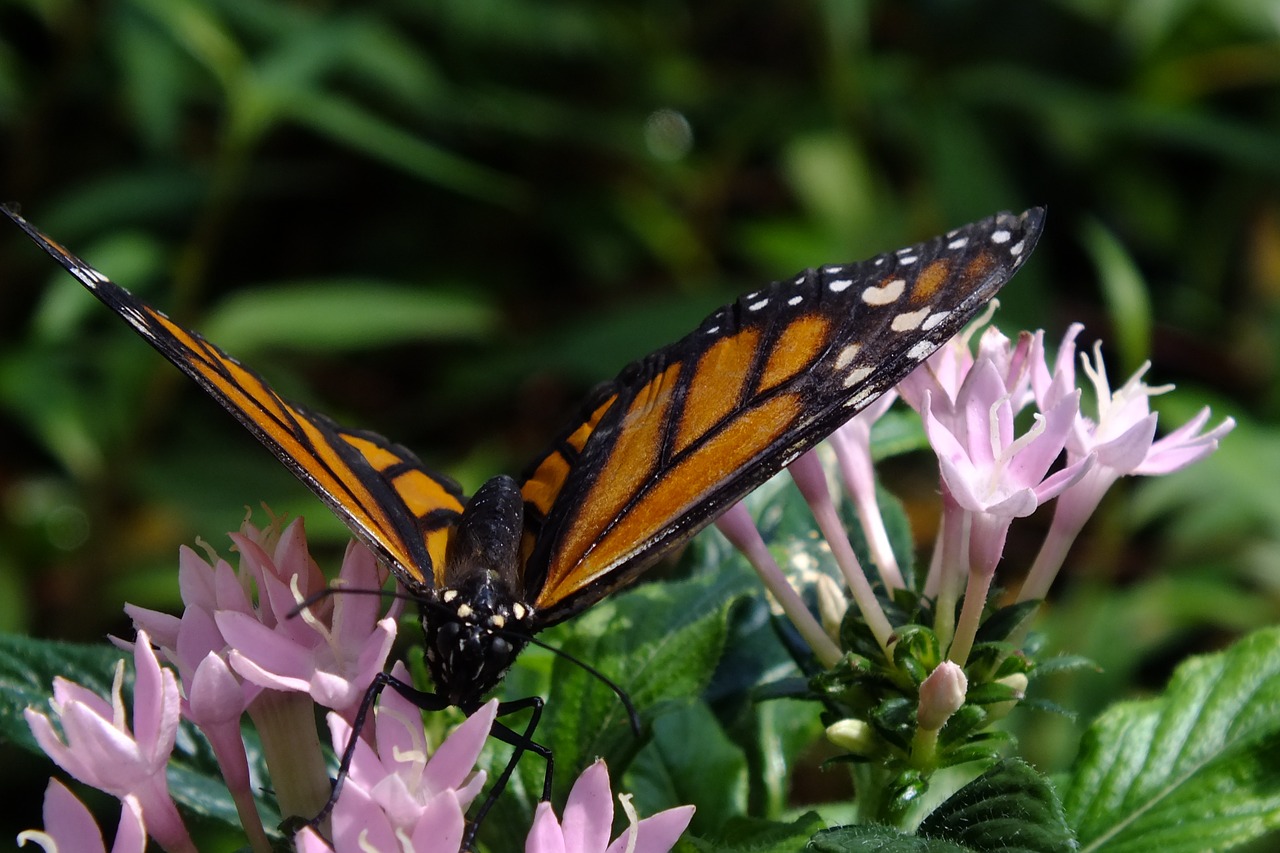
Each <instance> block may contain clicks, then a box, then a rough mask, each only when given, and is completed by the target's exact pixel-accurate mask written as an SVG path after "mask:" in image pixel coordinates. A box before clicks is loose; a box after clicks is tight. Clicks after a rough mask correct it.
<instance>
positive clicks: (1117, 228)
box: [0, 0, 1280, 837]
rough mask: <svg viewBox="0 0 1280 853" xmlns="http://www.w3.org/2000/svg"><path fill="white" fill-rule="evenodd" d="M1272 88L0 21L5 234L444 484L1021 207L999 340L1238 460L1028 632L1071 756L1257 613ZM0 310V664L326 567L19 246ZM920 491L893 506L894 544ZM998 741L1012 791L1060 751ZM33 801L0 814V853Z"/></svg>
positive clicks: (1266, 21)
mask: <svg viewBox="0 0 1280 853" xmlns="http://www.w3.org/2000/svg"><path fill="white" fill-rule="evenodd" d="M1277 84H1280V15H1277V12H1276V9H1275V5H1274V4H1272V3H1265V2H1256V0H1212V2H1210V0H1201V2H1195V0H1188V2H1166V3H1140V4H1135V3H1128V2H1121V0H1057V2H1044V3H1034V4H1033V3H1021V4H1010V3H1002V2H995V1H994V0H897V2H895V1H894V0H879V2H856V0H808V2H791V3H749V4H748V3H738V2H725V0H708V2H702V3H682V2H676V0H652V2H642V3H624V2H618V0H613V2H587V0H539V2H532V0H437V2H432V3H415V2H406V0H392V2H386V3H381V4H376V5H375V4H358V3H340V2H329V3H303V2H258V3H244V2H238V0H106V1H105V2H98V3H85V2H75V0H8V2H4V3H0V180H2V184H0V186H2V189H0V196H2V197H3V200H5V201H18V202H21V203H23V204H24V212H25V213H26V214H27V215H28V216H29V217H30V218H31V219H32V221H33V222H35V223H36V224H37V225H39V226H40V227H41V228H43V229H44V230H46V231H48V232H49V233H51V234H53V235H55V236H56V237H57V238H58V239H59V240H61V241H63V242H64V243H66V244H67V245H68V246H70V247H71V248H72V249H73V250H74V251H76V252H77V253H78V254H80V255H82V256H83V257H85V258H86V259H87V260H89V261H90V262H92V263H93V264H95V265H96V266H98V267H99V268H101V269H103V270H104V271H106V272H108V273H109V274H110V275H112V277H113V278H115V279H116V280H118V281H120V282H121V283H123V284H125V285H126V286H128V287H130V288H132V289H134V290H135V291H137V292H139V293H140V294H141V295H143V296H144V297H145V298H147V299H148V300H150V301H152V302H154V303H155V304H156V305H157V306H159V307H161V308H163V309H164V310H166V311H168V312H169V313H171V314H173V315H174V316H175V317H177V318H178V319H180V320H182V321H185V322H188V323H190V324H192V325H194V326H195V327H196V328H201V329H205V330H208V331H210V332H211V334H212V336H213V337H214V339H215V340H217V341H219V342H221V343H224V344H227V345H229V347H230V348H231V349H232V350H233V352H234V353H235V354H236V355H238V356H240V357H242V358H244V359H245V360H246V361H247V362H249V363H250V364H253V365H255V366H256V367H257V368H258V369H260V370H261V371H262V372H263V373H265V374H266V375H267V376H268V378H269V379H270V380H271V381H272V383H273V384H274V385H275V386H276V387H277V388H279V389H280V390H281V391H282V392H283V393H285V394H286V395H288V396H291V397H293V398H294V399H298V400H300V401H302V402H305V403H308V404H310V405H313V406H315V407H317V408H320V409H321V410H323V411H326V412H329V413H331V414H333V415H335V416H336V417H339V418H340V419H341V420H343V421H345V422H348V423H352V424H356V425H362V426H368V427H370V428H374V429H377V430H378V431H380V432H384V433H385V434H388V435H391V436H394V437H395V438H396V439H397V440H399V441H402V442H404V443H406V444H407V445H409V446H410V447H413V448H415V449H416V450H417V451H418V452H419V453H420V455H421V456H422V457H423V458H424V459H425V460H426V461H428V462H429V463H430V464H432V465H435V466H438V467H440V468H442V469H444V470H447V471H449V472H451V473H453V474H455V475H456V476H458V477H459V478H460V479H462V480H463V481H464V483H466V484H467V485H468V486H470V487H474V486H475V485H476V484H478V483H479V482H480V481H481V480H482V479H483V478H484V477H486V476H487V475H489V474H491V473H494V472H496V471H499V470H507V471H512V472H516V471H518V470H519V469H520V467H521V466H522V464H524V461H525V460H528V459H529V458H531V457H533V455H534V454H535V453H536V452H537V451H538V450H539V449H540V448H541V446H542V443H543V442H544V441H545V440H546V439H547V437H548V436H550V435H551V434H553V433H554V431H555V430H556V429H557V428H558V427H560V426H561V425H562V420H563V419H564V418H565V417H566V416H567V415H568V414H570V413H571V412H572V411H573V408H574V405H575V402H576V400H577V399H578V398H579V397H580V396H581V395H582V394H583V393H585V391H586V389H587V388H589V386H590V385H591V384H592V383H594V382H596V381H599V380H601V379H605V378H608V377H609V376H610V375H612V373H613V372H615V371H616V370H617V369H618V368H619V367H621V366H622V365H623V364H625V363H626V362H627V361H628V360H630V359H632V358H635V357H637V356H639V355H642V354H643V353H645V352H647V351H649V350H650V349H652V348H654V347H656V346H659V345H661V344H663V343H666V342H668V341H670V340H673V339H675V338H677V337H679V336H680V335H681V334H683V333H684V332H685V331H687V330H688V329H690V328H692V327H693V325H694V324H695V323H696V322H697V321H698V320H699V319H700V318H701V317H702V316H703V315H704V314H705V313H706V312H707V311H709V310H710V309H712V308H713V307H715V306H716V305H717V304H719V303H720V302H722V301H724V300H726V299H728V298H730V297H731V296H733V295H735V294H737V293H739V292H742V291H745V290H749V289H751V288H752V287H753V286H755V285H757V284H759V283H763V282H765V281H767V280H770V279H773V278H780V277H782V276H785V275H788V274H790V273H792V272H794V271H795V270H797V269H799V268H802V267H805V266H812V265H817V264H821V263H824V262H833V261H843V260H852V259H856V258H860V257H864V256H867V255H870V254H872V253H874V252H877V251H882V250H885V249H890V248H893V247H896V246H900V245H905V244H907V243H909V242H911V241H913V240H916V239H920V238H924V237H927V236H930V235H932V234H934V233H938V232H941V231H943V230H945V229H947V228H949V227H952V226H955V225H958V224H961V223H963V222H966V221H968V220H970V219H974V218H978V217H980V216H983V215H986V214H989V213H991V212H993V211H994V210H997V209H1001V208H1006V209H1015V210H1018V209H1022V208H1025V207H1028V206H1030V205H1033V204H1047V205H1048V206H1049V208H1050V217H1049V224H1048V229H1047V232H1046V235H1045V237H1044V239H1043V240H1042V241H1041V244H1040V248H1039V250H1038V252H1037V254H1036V259H1035V260H1034V261H1033V262H1032V263H1031V264H1029V265H1028V267H1027V269H1026V270H1025V271H1024V272H1023V273H1022V274H1020V275H1019V277H1018V280H1017V281H1016V283H1015V284H1014V285H1013V286H1012V287H1010V288H1009V289H1008V291H1007V292H1006V293H1005V294H1003V295H1002V301H1003V302H1004V305H1005V307H1004V310H1002V312H1001V316H1000V323H1001V324H1002V325H1003V326H1004V327H1005V328H1006V329H1010V330H1012V329H1016V328H1023V327H1025V328H1037V327H1044V328H1046V329H1048V330H1049V335H1050V339H1053V338H1055V337H1056V336H1057V335H1058V334H1059V333H1060V332H1061V331H1062V330H1063V329H1064V328H1065V327H1066V325H1067V323H1068V322H1070V321H1072V320H1082V321H1084V322H1085V323H1086V324H1087V325H1088V329H1087V331H1086V333H1085V336H1084V337H1083V338H1082V343H1088V342H1091V341H1092V340H1093V339H1094V338H1095V337H1096V338H1102V339H1104V340H1105V341H1107V344H1108V353H1109V356H1110V357H1111V358H1112V359H1113V360H1114V361H1113V364H1114V369H1115V373H1116V375H1117V376H1120V375H1122V374H1127V373H1128V372H1129V371H1131V370H1133V369H1135V368H1136V367H1137V366H1138V365H1139V364H1140V363H1141V362H1142V361H1143V360H1144V359H1151V360H1152V361H1153V362H1154V366H1153V368H1152V372H1151V381H1152V382H1153V383H1155V384H1158V383H1161V382H1170V381H1172V382H1177V383H1179V385H1180V387H1179V390H1178V392H1177V393H1176V394H1174V395H1170V396H1168V397H1165V398H1162V399H1161V400H1160V401H1158V405H1160V407H1161V410H1162V414H1163V416H1164V417H1166V418H1168V419H1169V420H1168V421H1167V423H1178V422H1181V421H1182V420H1185V419H1186V418H1187V417H1188V416H1189V415H1190V414H1191V413H1193V412H1194V411H1195V410H1196V408H1198V407H1199V406H1200V405H1203V404H1212V405H1213V406H1214V408H1215V411H1216V413H1217V414H1218V415H1222V414H1231V415H1234V416H1235V417H1236V418H1238V419H1239V420H1241V422H1242V426H1241V428H1240V429H1238V430H1237V432H1236V433H1235V434H1233V435H1232V436H1231V437H1230V438H1228V440H1227V441H1226V443H1225V444H1224V447H1223V450H1222V452H1221V453H1219V454H1218V455H1217V456H1216V457H1214V458H1213V459H1212V460H1211V461H1209V462H1207V463H1205V464H1203V465H1201V466H1199V467H1197V468H1195V469H1193V470H1191V471H1189V472H1186V473H1185V474H1183V475H1181V476H1178V477H1174V478H1170V479H1167V480H1164V481H1160V482H1152V483H1140V484H1135V486H1134V487H1133V488H1132V489H1130V490H1129V491H1128V493H1122V494H1117V495H1114V496H1113V499H1112V500H1111V501H1110V502H1109V503H1108V504H1107V505H1106V507H1105V508H1104V512H1102V513H1101V514H1100V516H1099V518H1098V519H1097V520H1096V522H1095V523H1094V524H1093V526H1092V527H1091V528H1090V530H1089V539H1088V541H1086V542H1083V543H1082V544H1081V546H1080V547H1079V548H1078V549H1077V551H1076V553H1075V555H1074V559H1073V565H1072V566H1069V567H1068V571H1067V572H1066V573H1065V574H1066V577H1064V580H1063V581H1062V582H1061V585H1062V589H1060V590H1058V591H1057V593H1056V596H1055V604H1054V606H1053V607H1052V608H1051V610H1050V613H1049V616H1048V618H1047V620H1046V622H1045V629H1046V631H1047V633H1048V634H1049V635H1050V636H1051V637H1052V638H1053V639H1054V640H1055V641H1059V642H1060V644H1061V646H1062V647H1063V649H1064V651H1067V652H1071V653H1079V654H1084V655H1088V656H1091V657H1092V658H1093V659H1095V660H1097V661H1099V662H1100V664H1102V666H1103V667H1104V670H1105V672H1104V673H1102V674H1097V673H1073V674H1071V675H1070V676H1064V681H1063V683H1062V684H1061V690H1060V693H1059V694H1058V695H1054V696H1052V697H1047V698H1052V699H1054V700H1055V701H1059V702H1060V703H1062V704H1064V705H1067V706H1069V707H1072V708H1074V709H1076V710H1078V711H1080V712H1081V713H1082V714H1085V715H1089V714H1091V713H1092V712H1093V711H1094V710H1096V709H1097V708H1098V707H1100V706H1101V705H1102V704H1104V703H1105V702H1107V701H1109V700H1111V699H1112V698H1114V697H1115V696H1116V695H1118V694H1120V693H1124V692H1128V691H1131V690H1133V689H1134V688H1135V687H1136V688H1138V689H1141V688H1143V687H1145V686H1151V685H1159V684H1162V683H1163V682H1164V681H1165V679H1166V677H1167V674H1168V672H1169V671H1170V670H1171V668H1172V666H1173V665H1174V664H1175V663H1176V662H1177V661H1178V660H1180V659H1181V658H1182V657H1184V656H1185V655H1186V654H1187V653H1189V652H1192V651H1198V650H1204V649H1210V648H1217V647H1219V646H1221V645H1222V644H1224V643H1225V642H1226V641H1227V640H1228V639H1229V638H1230V637H1232V636H1234V635H1235V634H1236V633H1237V632H1240V631H1242V630H1245V629H1247V628H1249V627H1253V626H1256V625H1259V624H1263V623H1266V622H1270V621H1274V620H1275V618H1276V614H1277V610H1278V609H1280V431H1277V430H1276V429H1275V423H1276V421H1277V419H1278V418H1280V395H1278V394H1277V384H1276V370H1277V362H1278V357H1277V348H1278V346H1280V312H1278V311H1277V302H1278V301H1280V155H1278V153H1277V152H1280V86H1278V85H1277ZM0 276H3V279H2V280H3V283H4V284H3V287H0V439H2V442H0V447H3V450H2V451H0V628H3V629H5V630H17V631H28V632H30V633H33V634H37V635H41V636H56V637H65V638H71V639H94V638H100V637H101V636H102V635H103V634H104V633H106V632H108V631H117V632H120V631H123V630H125V628H126V623H125V622H124V620H123V618H122V616H121V615H120V609H119V604H120V602H121V601H123V600H124V599H126V598H127V599H129V600H133V601H136V602H138V603H140V604H143V605H147V606H170V607H172V606H174V605H175V603H176V600H177V598H176V596H177V592H176V590H177V583H176V572H175V571H174V567H175V565H176V560H175V555H176V546H177V544H178V543H180V542H192V541H194V539H195V538H196V537H197V536H205V537H209V538H210V539H213V538H214V537H220V536H221V533H220V531H226V530H231V529H234V528H235V527H236V526H237V525H238V522H239V520H240V517H241V516H242V514H243V510H242V509H241V508H242V507H243V506H245V505H254V506H256V505H257V504H258V503H259V502H261V501H266V502H268V503H269V504H270V505H271V507H272V508H273V509H274V510H276V511H277V512H289V513H298V512H303V513H306V514H307V517H308V521H309V526H310V530H311V533H312V536H313V538H314V539H315V540H317V541H325V540H327V541H329V542H331V543H333V545H334V547H335V548H337V547H340V543H341V542H342V541H343V538H344V533H343V528H342V527H341V525H340V524H339V523H338V522H336V521H335V520H334V519H333V518H332V517H331V516H330V515H329V514H328V513H327V512H326V511H325V510H324V509H323V508H322V507H321V505H320V504H319V503H318V502H317V501H315V500H313V499H311V498H310V497H309V495H307V494H306V493H305V489H303V488H301V487H299V486H298V485H297V484H296V483H295V482H294V481H292V479H291V478H290V476H289V475H288V474H287V473H286V472H285V471H284V470H283V469H282V468H281V467H280V466H278V465H276V464H275V463H274V462H273V461H271V459H270V457H269V456H267V455H266V454H265V453H263V452H262V451H261V450H260V449H259V448H256V447H255V446H254V445H253V441H252V439H250V438H249V437H247V436H246V435H244V434H243V431H242V430H240V428H239V427H237V426H236V425H235V424H234V423H233V422H232V421H231V419H229V418H227V417H225V416H224V415H223V414H222V413H220V412H219V411H217V407H216V405H214V404H213V403H211V402H208V401H206V400H204V399H202V397H201V394H200V393H199V392H198V391H197V390H195V389H194V388H193V387H189V385H190V383H188V382H186V380H184V379H182V378H181V377H180V376H179V375H178V374H177V372H176V371H174V370H173V369H172V368H171V367H169V366H168V365H167V364H165V363H164V362H163V360H162V359H160V358H158V357H157V356H156V355H155V354H154V353H153V352H152V351H151V350H150V349H149V348H148V347H146V346H144V345H143V344H142V343H141V342H140V341H139V340H137V339H136V337H135V336H134V335H133V334H132V333H131V332H129V331H128V330H127V329H125V328H124V327H123V326H122V325H121V324H120V323H119V321H118V320H116V318H114V317H111V316H110V315H109V313H108V312H106V311H104V310H103V309H102V308H101V307H100V306H98V305H96V304H95V303H94V300H92V299H91V298H89V296H88V295H87V294H85V293H83V292H82V291H81V290H80V288H79V287H78V285H76V284H75V282H73V281H71V280H70V279H69V278H67V277H66V276H65V274H64V273H63V272H62V271H61V270H59V269H57V268H56V267H55V266H54V265H53V264H52V263H51V262H50V261H49V259H48V258H46V257H45V256H43V255H42V254H41V253H40V252H39V251H38V250H36V249H35V248H34V247H33V246H32V245H30V244H29V243H28V242H27V241H26V239H25V238H24V237H23V236H22V235H21V234H20V233H19V232H18V231H17V230H16V229H9V230H7V231H6V232H4V233H3V234H0ZM917 463H918V464H917ZM928 467H929V462H928V460H927V459H925V458H923V457H922V456H918V457H910V458H908V459H907V460H893V461H892V463H891V465H890V466H889V467H888V468H887V469H886V471H888V472H889V474H890V475H891V477H892V479H890V480H889V481H888V482H889V485H890V487H891V488H892V489H893V490H894V491H896V492H898V493H899V494H900V495H901V496H902V497H903V498H904V500H905V501H906V504H907V507H908V509H909V511H911V512H912V516H913V518H912V520H913V523H914V524H915V526H916V528H917V531H918V535H919V538H920V541H921V542H929V541H931V538H932V537H931V536H930V534H929V531H928V529H927V523H928V518H929V516H928V512H929V510H928V509H927V507H928V506H929V501H931V500H932V490H933V488H934V487H933V485H932V483H931V479H930V475H929V474H928ZM1038 535H1039V532H1038V530H1037V529H1036V528H1035V526H1034V525H1031V526H1028V527H1025V528H1023V532H1022V533H1021V534H1019V533H1018V529H1017V528H1015V536H1014V538H1013V539H1012V540H1011V542H1010V552H1009V553H1010V561H1009V562H1010V563H1012V564H1013V565H1018V564H1020V563H1021V564H1025V559H1021V558H1023V557H1025V555H1026V554H1028V553H1033V549H1034V547H1035V545H1036V543H1037V537H1038ZM218 544H219V545H221V544H222V542H219V543H218ZM1067 678H1069V682H1068V681H1067V680H1066V679H1067ZM1068 697H1069V698H1068ZM1023 721H1024V724H1028V725H1031V726H1034V728H1029V729H1027V730H1026V731H1024V732H1023V736H1024V740H1023V742H1024V744H1026V745H1027V747H1028V748H1029V749H1030V750H1031V754H1030V755H1029V757H1030V758H1031V760H1033V761H1038V762H1041V763H1042V765H1043V766H1045V767H1048V768H1052V767H1053V766H1054V762H1055V761H1060V760H1061V759H1062V756H1064V755H1070V754H1071V753H1072V752H1074V740H1075V739H1076V738H1077V737H1078V734H1079V727H1078V725H1077V724H1075V723H1073V722H1071V721H1064V720H1056V719H1043V718H1031V719H1030V720H1029V721H1028V720H1027V718H1026V717H1025V716H1024V718H1023ZM3 754H4V755H6V756H7V753H3ZM10 764H13V765H16V764H17V762H10ZM46 775H47V768H45V767H30V768H29V769H28V768H27V767H26V765H25V764H24V765H23V766H21V767H19V766H14V767H13V769H12V772H10V773H8V774H6V779H5V782H4V784H5V786H6V791H5V793H6V794H8V795H9V802H10V804H11V809H12V814H10V813H9V811H8V810H7V811H6V817H5V819H4V825H3V826H0V837H11V832H10V827H11V826H12V827H13V829H15V830H16V829H17V828H21V827H23V826H29V825H31V824H32V823H33V821H32V820H31V818H30V816H31V815H34V814H36V813H37V806H36V802H37V799H38V796H39V793H40V792H41V791H42V790H43V778H44V777H45V776H46ZM828 775H837V774H828ZM806 790H807V789H806ZM806 796H808V794H806Z"/></svg>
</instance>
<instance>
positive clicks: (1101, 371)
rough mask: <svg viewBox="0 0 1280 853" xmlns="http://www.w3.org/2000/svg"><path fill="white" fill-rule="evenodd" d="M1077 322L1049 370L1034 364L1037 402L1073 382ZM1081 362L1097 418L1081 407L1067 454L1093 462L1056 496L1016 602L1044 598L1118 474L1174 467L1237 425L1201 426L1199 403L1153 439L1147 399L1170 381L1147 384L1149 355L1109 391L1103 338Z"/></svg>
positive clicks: (1204, 413)
mask: <svg viewBox="0 0 1280 853" xmlns="http://www.w3.org/2000/svg"><path fill="white" fill-rule="evenodd" d="M1082 328H1083V327H1082V326H1080V324H1078V323H1075V324H1072V325H1071V327H1070V328H1068V329H1067V333H1066V335H1065V336H1064V337H1063V341H1062V346H1061V347H1059V349H1058V356H1057V359H1056V362H1055V366H1054V369H1053V371H1052V372H1050V370H1049V368H1048V367H1047V366H1046V365H1044V364H1043V363H1042V364H1041V365H1040V366H1039V367H1038V368H1037V369H1036V371H1035V374H1036V379H1035V383H1034V384H1035V389H1036V396H1037V399H1039V400H1040V401H1041V405H1042V406H1043V405H1045V404H1046V403H1050V402H1052V401H1053V400H1055V399H1059V398H1063V397H1065V395H1066V394H1067V392H1066V390H1065V384H1064V383H1065V382H1066V381H1068V380H1069V381H1070V382H1072V383H1074V382H1075V367H1074V366H1075V360H1076V346H1075V341H1076V338H1077V337H1078V336H1079V334H1080V331H1081V329H1082ZM1080 364H1081V368H1082V370H1083V371H1084V373H1085V375H1086V376H1087V377H1088V379H1089V382H1090V383H1091V384H1092V385H1093V389H1094V397H1095V399H1096V400H1097V417H1096V418H1089V417H1087V416H1086V415H1084V414H1083V413H1080V414H1078V415H1077V416H1076V418H1075V421H1074V422H1073V424H1072V429H1071V433H1070V435H1069V437H1068V439H1067V443H1066V450H1067V458H1068V460H1071V459H1081V458H1085V457H1086V456H1089V457H1093V458H1094V459H1095V460H1096V461H1095V464H1094V465H1093V467H1092V469H1091V470H1089V471H1088V472H1087V473H1086V474H1085V476H1084V477H1082V478H1081V479H1080V480H1079V481H1078V482H1076V483H1073V484H1071V485H1070V487H1068V488H1067V489H1066V490H1065V491H1064V492H1063V493H1062V494H1061V496H1060V497H1059V498H1058V504H1057V506H1056V507H1055V510H1054V517H1053V524H1052V525H1051V526H1050V529H1049V535H1048V536H1046V537H1045V542H1044V545H1043V546H1042V547H1041V549H1040V553H1039V554H1038V555H1037V556H1036V561H1035V563H1034V564H1033V565H1032V567H1031V571H1030V572H1028V574H1027V579H1026V580H1025V581H1024V583H1023V586H1022V589H1021V590H1020V591H1019V593H1018V599H1019V600H1021V601H1026V600H1029V599H1035V598H1043V597H1044V595H1045V594H1046V593H1047V592H1048V590H1049V586H1050V584H1051V583H1052V582H1053V579H1054V577H1056V575H1057V572H1058V569H1059V568H1061V566H1062V562H1063V560H1065V559H1066V554H1067V550H1068V549H1069V548H1070V546H1071V544H1072V543H1073V542H1074V541H1075V539H1076V536H1077V535H1079V533H1080V530H1081V529H1082V528H1083V527H1084V524H1085V522H1086V521H1088V520H1089V517H1090V516H1092V515H1093V513H1094V511H1095V510H1096V509H1097V508H1098V504H1099V503H1101V501H1102V498H1103V496H1104V495H1106V493H1107V491H1108V490H1109V489H1110V488H1111V486H1112V485H1114V484H1115V482H1116V481H1117V480H1118V479H1120V478H1121V477H1124V476H1131V475H1138V476H1155V475H1161V474H1169V473H1172V472H1174V471H1177V470H1180V469H1181V468H1184V467H1186V466H1187V465H1190V464H1191V463H1193V462H1197V461H1199V460H1200V459H1203V458H1204V457H1206V456H1208V455H1209V454H1210V453H1212V452H1213V451H1214V450H1216V449H1217V447H1218V441H1219V440H1220V439H1221V438H1222V437H1223V436H1225V435H1226V434H1227V433H1229V432H1230V431H1231V430H1232V429H1233V428H1234V427H1235V421H1234V420H1232V419H1231V418H1226V419H1224V420H1223V421H1222V423H1220V424H1218V426H1216V427H1214V428H1213V429H1211V430H1209V431H1207V432H1204V431H1203V430H1204V427H1205V425H1206V424H1207V423H1208V421H1209V410H1208V408H1204V409H1201V410H1200V412H1199V413H1198V414H1197V415H1196V416H1195V417H1194V418H1192V419H1191V421H1189V422H1188V423H1186V424H1184V425H1183V426H1181V427H1179V428H1178V429H1176V430H1174V431H1173V432H1171V433H1170V434H1169V435H1167V436H1165V437H1164V438H1162V439H1160V440H1158V441H1157V440H1156V439H1155V434H1156V414H1155V413H1154V412H1152V411H1151V408H1150V398H1151V397H1153V396H1155V395H1156V394H1163V393H1165V392H1166V391H1169V390H1171V389H1172V387H1173V386H1171V385H1164V386H1158V387H1151V386H1149V385H1147V384H1146V383H1145V382H1144V381H1143V376H1145V375H1146V372H1147V370H1148V369H1149V368H1150V366H1151V365H1150V362H1148V363H1145V364H1143V365H1142V366H1141V367H1140V368H1139V369H1138V371H1137V372H1136V373H1134V375H1133V376H1131V377H1129V379H1128V381H1126V382H1125V383H1124V384H1123V385H1122V386H1120V388H1118V389H1116V390H1114V391H1113V390H1112V389H1111V383H1110V381H1109V380H1108V378H1107V370H1106V365H1105V363H1104V362H1103V360H1102V347H1101V344H1095V345H1094V348H1093V359H1092V361H1090V359H1089V357H1088V355H1085V354H1081V356H1080Z"/></svg>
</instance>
